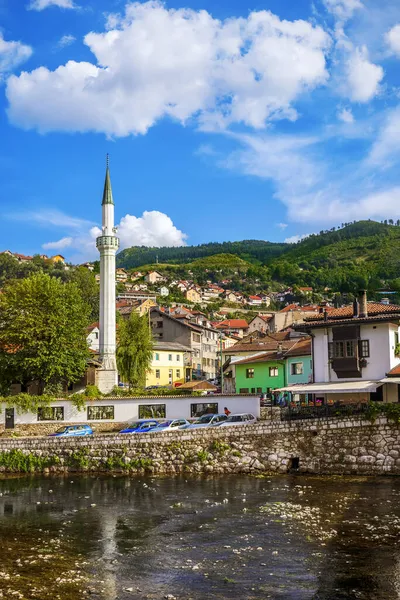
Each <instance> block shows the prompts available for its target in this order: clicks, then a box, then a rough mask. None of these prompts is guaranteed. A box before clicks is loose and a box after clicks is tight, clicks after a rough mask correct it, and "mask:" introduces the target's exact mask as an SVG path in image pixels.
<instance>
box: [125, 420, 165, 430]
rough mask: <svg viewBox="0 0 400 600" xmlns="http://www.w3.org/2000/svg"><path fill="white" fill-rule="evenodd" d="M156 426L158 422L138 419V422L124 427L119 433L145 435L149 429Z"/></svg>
mask: <svg viewBox="0 0 400 600" xmlns="http://www.w3.org/2000/svg"><path fill="white" fill-rule="evenodd" d="M157 425H158V421H156V420H155V419H140V420H139V421H135V422H134V423H131V424H130V425H128V427H125V429H122V430H121V431H120V433H145V432H147V431H150V429H153V428H154V427H157Z"/></svg>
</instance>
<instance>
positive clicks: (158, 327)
mask: <svg viewBox="0 0 400 600" xmlns="http://www.w3.org/2000/svg"><path fill="white" fill-rule="evenodd" d="M163 326H164V322H163V321H157V329H162V328H163Z"/></svg>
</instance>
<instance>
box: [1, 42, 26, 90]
mask: <svg viewBox="0 0 400 600" xmlns="http://www.w3.org/2000/svg"><path fill="white" fill-rule="evenodd" d="M31 55H32V48H31V47H30V46H26V45H25V44H22V43H21V42H15V41H10V42H7V41H6V40H5V39H4V38H3V36H2V34H1V32H0V81H1V80H2V76H3V75H4V74H5V73H9V72H10V71H12V69H14V68H15V67H17V66H18V65H20V64H21V63H23V62H25V61H26V60H28V58H29V57H30V56H31Z"/></svg>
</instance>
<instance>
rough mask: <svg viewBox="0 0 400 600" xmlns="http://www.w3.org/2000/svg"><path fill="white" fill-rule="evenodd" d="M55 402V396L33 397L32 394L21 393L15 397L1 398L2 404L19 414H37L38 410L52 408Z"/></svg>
mask: <svg viewBox="0 0 400 600" xmlns="http://www.w3.org/2000/svg"><path fill="white" fill-rule="evenodd" d="M54 401H55V398H54V397H53V396H50V395H48V394H42V395H41V396H33V395H31V394H26V393H21V394H16V395H15V396H6V397H3V398H0V403H5V404H6V405H7V406H8V407H9V408H15V409H16V411H17V413H18V414H22V413H27V412H31V413H36V412H37V410H38V408H41V407H45V406H50V404H51V403H52V402H54Z"/></svg>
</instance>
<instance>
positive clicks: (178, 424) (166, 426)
mask: <svg viewBox="0 0 400 600" xmlns="http://www.w3.org/2000/svg"><path fill="white" fill-rule="evenodd" d="M187 425H190V423H189V421H186V419H168V420H165V421H160V423H159V424H158V425H157V426H156V427H153V428H152V429H150V431H158V432H160V431H169V430H170V429H182V428H183V427H185V426H187Z"/></svg>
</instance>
